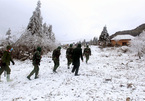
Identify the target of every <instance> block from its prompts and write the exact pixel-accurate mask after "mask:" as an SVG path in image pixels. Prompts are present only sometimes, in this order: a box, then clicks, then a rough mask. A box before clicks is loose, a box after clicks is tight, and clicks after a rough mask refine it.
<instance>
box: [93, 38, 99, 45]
mask: <svg viewBox="0 0 145 101" xmlns="http://www.w3.org/2000/svg"><path fill="white" fill-rule="evenodd" d="M92 41H93V42H92V43H93V45H97V44H98V39H97V38H96V37H94V38H93V40H92Z"/></svg>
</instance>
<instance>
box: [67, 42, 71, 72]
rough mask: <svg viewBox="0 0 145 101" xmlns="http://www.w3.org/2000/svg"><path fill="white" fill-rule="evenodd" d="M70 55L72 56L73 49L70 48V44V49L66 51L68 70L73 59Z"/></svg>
mask: <svg viewBox="0 0 145 101" xmlns="http://www.w3.org/2000/svg"><path fill="white" fill-rule="evenodd" d="M72 55H73V48H72V44H70V47H69V48H68V49H67V50H66V58H67V66H68V69H69V66H70V64H71V63H72V58H73V57H72Z"/></svg>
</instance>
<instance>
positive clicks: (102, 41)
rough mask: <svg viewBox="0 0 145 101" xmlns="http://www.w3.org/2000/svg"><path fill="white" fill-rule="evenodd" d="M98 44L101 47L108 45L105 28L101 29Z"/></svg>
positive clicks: (108, 37) (108, 38) (108, 39)
mask: <svg viewBox="0 0 145 101" xmlns="http://www.w3.org/2000/svg"><path fill="white" fill-rule="evenodd" d="M99 42H100V44H101V46H106V45H108V44H109V43H110V36H109V34H108V31H107V27H106V26H105V27H104V28H103V31H102V32H101V35H100V37H99Z"/></svg>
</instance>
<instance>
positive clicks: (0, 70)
mask: <svg viewBox="0 0 145 101" xmlns="http://www.w3.org/2000/svg"><path fill="white" fill-rule="evenodd" d="M4 71H5V68H4V66H2V67H1V68H0V82H2V80H1V74H2V73H3V72H4Z"/></svg>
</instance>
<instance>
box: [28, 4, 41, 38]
mask: <svg viewBox="0 0 145 101" xmlns="http://www.w3.org/2000/svg"><path fill="white" fill-rule="evenodd" d="M40 7H41V3H40V1H38V3H37V7H36V9H35V11H34V12H33V15H32V17H31V18H30V22H29V24H28V26H27V30H28V31H30V32H31V34H32V35H33V34H36V35H38V36H41V35H42V17H41V10H40Z"/></svg>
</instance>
